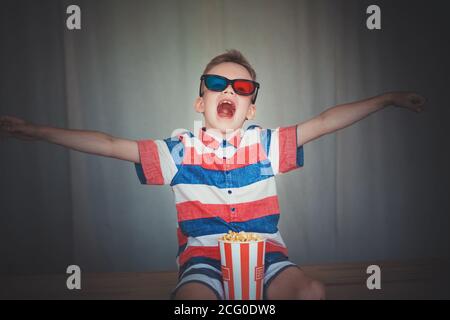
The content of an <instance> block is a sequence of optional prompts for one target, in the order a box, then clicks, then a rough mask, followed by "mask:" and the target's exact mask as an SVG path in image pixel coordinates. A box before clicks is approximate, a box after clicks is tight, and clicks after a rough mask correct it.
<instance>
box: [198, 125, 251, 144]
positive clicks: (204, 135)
mask: <svg viewBox="0 0 450 320" xmlns="http://www.w3.org/2000/svg"><path fill="white" fill-rule="evenodd" d="M242 134H243V130H242V129H237V130H235V131H234V132H232V133H229V134H227V136H226V139H224V138H223V137H222V135H221V134H220V133H218V132H216V131H215V130H208V131H207V130H206V128H205V127H203V128H200V129H199V133H198V137H199V138H200V141H201V142H202V143H203V144H204V145H205V146H207V147H209V148H212V149H217V148H218V147H220V146H221V145H223V143H224V141H226V143H227V144H231V145H232V146H234V147H235V148H237V147H239V144H240V143H241V139H242Z"/></svg>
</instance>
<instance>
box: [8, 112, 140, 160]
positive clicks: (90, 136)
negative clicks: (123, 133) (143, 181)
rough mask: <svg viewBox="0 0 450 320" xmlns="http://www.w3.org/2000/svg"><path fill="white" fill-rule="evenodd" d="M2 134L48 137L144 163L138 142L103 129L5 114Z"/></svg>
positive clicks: (97, 152) (42, 138) (28, 138)
mask: <svg viewBox="0 0 450 320" xmlns="http://www.w3.org/2000/svg"><path fill="white" fill-rule="evenodd" d="M0 135H1V136H5V137H13V138H18V139H22V140H29V141H33V140H44V141H47V142H50V143H55V144H58V145H61V146H64V147H67V148H70V149H73V150H77V151H80V152H86V153H90V154H95V155H99V156H104V157H111V158H116V159H120V160H127V161H132V162H135V163H140V159H139V151H138V146H137V142H136V141H133V140H127V139H120V138H116V137H112V136H110V135H108V134H106V133H103V132H98V131H86V130H67V129H60V128H54V127H48V126H40V125H36V124H32V123H29V122H26V121H24V120H22V119H19V118H16V117H11V116H1V117H0Z"/></svg>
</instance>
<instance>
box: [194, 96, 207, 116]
mask: <svg viewBox="0 0 450 320" xmlns="http://www.w3.org/2000/svg"><path fill="white" fill-rule="evenodd" d="M194 109H195V111H197V112H199V113H201V112H205V102H204V101H203V98H202V97H197V98H196V99H195V101H194Z"/></svg>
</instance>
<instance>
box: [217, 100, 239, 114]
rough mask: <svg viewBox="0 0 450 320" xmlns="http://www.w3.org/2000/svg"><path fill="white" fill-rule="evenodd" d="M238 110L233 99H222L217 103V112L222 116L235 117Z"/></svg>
mask: <svg viewBox="0 0 450 320" xmlns="http://www.w3.org/2000/svg"><path fill="white" fill-rule="evenodd" d="M235 112H236V105H235V104H234V102H233V101H231V100H226V99H225V100H222V101H220V102H219V104H218V105H217V114H218V115H219V117H221V118H233V116H234V113H235Z"/></svg>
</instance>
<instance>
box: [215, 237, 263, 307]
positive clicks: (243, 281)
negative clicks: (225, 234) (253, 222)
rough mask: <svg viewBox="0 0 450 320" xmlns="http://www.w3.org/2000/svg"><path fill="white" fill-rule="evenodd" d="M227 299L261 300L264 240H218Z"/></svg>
mask: <svg viewBox="0 0 450 320" xmlns="http://www.w3.org/2000/svg"><path fill="white" fill-rule="evenodd" d="M219 248H220V259H221V263H222V279H223V287H224V291H225V298H226V299H227V300H262V297H263V284H264V255H265V251H266V241H265V239H263V240H258V241H248V242H236V241H225V240H219Z"/></svg>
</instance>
